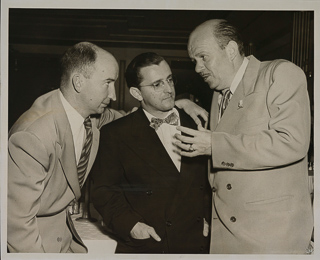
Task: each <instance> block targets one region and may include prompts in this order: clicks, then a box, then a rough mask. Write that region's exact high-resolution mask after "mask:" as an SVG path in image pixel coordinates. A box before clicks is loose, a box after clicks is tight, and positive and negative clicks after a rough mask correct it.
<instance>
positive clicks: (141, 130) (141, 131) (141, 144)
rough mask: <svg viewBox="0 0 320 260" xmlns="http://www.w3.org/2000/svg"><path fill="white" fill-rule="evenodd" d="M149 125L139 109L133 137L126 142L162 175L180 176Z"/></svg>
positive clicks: (132, 126)
mask: <svg viewBox="0 0 320 260" xmlns="http://www.w3.org/2000/svg"><path fill="white" fill-rule="evenodd" d="M149 124H150V123H149V120H148V118H147V117H146V115H145V114H144V112H143V110H142V108H139V109H138V111H136V112H135V113H134V115H133V116H132V122H131V128H130V130H131V137H130V138H128V139H127V140H124V141H125V142H126V143H127V145H129V146H130V147H131V148H132V150H133V151H134V152H135V153H136V154H137V155H138V156H139V157H140V158H141V159H142V160H144V161H145V162H146V164H148V165H149V166H150V167H152V168H153V169H154V170H155V171H156V172H158V173H159V174H160V175H163V176H164V177H165V176H168V175H172V174H178V170H177V169H176V167H175V165H174V163H173V162H172V160H171V158H170V156H169V155H168V153H167V151H166V150H165V148H164V146H163V145H162V142H161V140H160V139H159V137H158V135H157V133H156V131H155V130H154V129H153V128H151V127H150V126H149ZM141 140H143V141H141Z"/></svg>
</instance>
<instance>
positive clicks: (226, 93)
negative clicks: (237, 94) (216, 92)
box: [219, 89, 232, 120]
mask: <svg viewBox="0 0 320 260" xmlns="http://www.w3.org/2000/svg"><path fill="white" fill-rule="evenodd" d="M231 97H232V92H231V91H230V89H227V90H226V91H224V93H223V94H222V99H221V102H220V106H219V120H220V119H221V117H222V115H223V113H224V111H225V110H226V109H227V106H228V104H229V101H230V99H231Z"/></svg>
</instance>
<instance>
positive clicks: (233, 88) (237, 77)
mask: <svg viewBox="0 0 320 260" xmlns="http://www.w3.org/2000/svg"><path fill="white" fill-rule="evenodd" d="M248 63H249V60H248V58H246V57H244V59H243V62H242V64H241V66H240V68H239V69H238V71H237V73H236V75H235V77H234V79H233V81H232V83H231V86H230V91H231V93H232V94H234V92H235V91H236V89H237V87H238V85H239V83H240V81H241V79H242V78H243V75H244V72H245V71H246V68H247V65H248Z"/></svg>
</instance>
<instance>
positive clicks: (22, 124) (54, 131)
mask: <svg viewBox="0 0 320 260" xmlns="http://www.w3.org/2000/svg"><path fill="white" fill-rule="evenodd" d="M117 117H119V115H118V114H117V112H115V111H111V110H106V111H105V114H103V115H102V116H101V117H100V118H92V119H91V120H92V125H93V127H92V131H93V144H92V148H91V153H90V158H89V164H88V168H87V172H86V176H87V175H88V173H89V171H90V169H91V166H92V164H93V162H94V159H95V156H96V153H97V150H98V144H99V130H98V129H99V127H100V126H101V125H102V124H105V123H107V122H110V121H112V120H114V119H115V118H117ZM8 152H9V154H8V157H9V158H8V161H9V162H8V249H9V251H10V252H34V253H35V252H50V253H59V252H66V251H68V250H69V249H71V250H72V251H74V252H86V251H87V249H86V247H85V246H84V245H83V243H82V241H81V239H80V237H79V236H78V234H77V232H76V230H75V229H74V227H73V224H72V221H71V219H70V216H69V215H68V214H67V210H66V209H67V206H68V205H69V203H70V202H71V201H72V200H73V199H74V198H76V199H79V198H80V195H81V192H80V186H79V182H78V175H77V169H76V159H75V151H74V144H73V137H72V133H71V128H70V125H69V121H68V118H67V115H66V113H65V111H64V108H63V105H62V103H61V100H60V97H59V90H54V91H51V92H49V93H47V94H45V95H43V96H41V97H39V98H38V99H37V100H36V101H35V102H34V104H33V105H32V107H31V108H30V109H29V110H28V111H26V112H25V113H24V114H23V115H22V116H21V117H20V118H19V119H18V121H17V122H16V123H15V124H14V126H13V127H12V128H11V130H10V132H9V141H8Z"/></svg>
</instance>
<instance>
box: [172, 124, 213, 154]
mask: <svg viewBox="0 0 320 260" xmlns="http://www.w3.org/2000/svg"><path fill="white" fill-rule="evenodd" d="M177 130H178V131H181V133H184V134H186V135H182V134H178V133H177V134H175V138H176V139H177V141H175V145H176V146H177V147H178V149H179V153H180V155H182V156H186V157H195V156H199V155H211V143H212V141H211V136H212V133H211V131H210V130H206V129H204V128H203V127H202V126H201V125H198V130H195V129H191V128H187V127H183V126H178V127H177Z"/></svg>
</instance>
